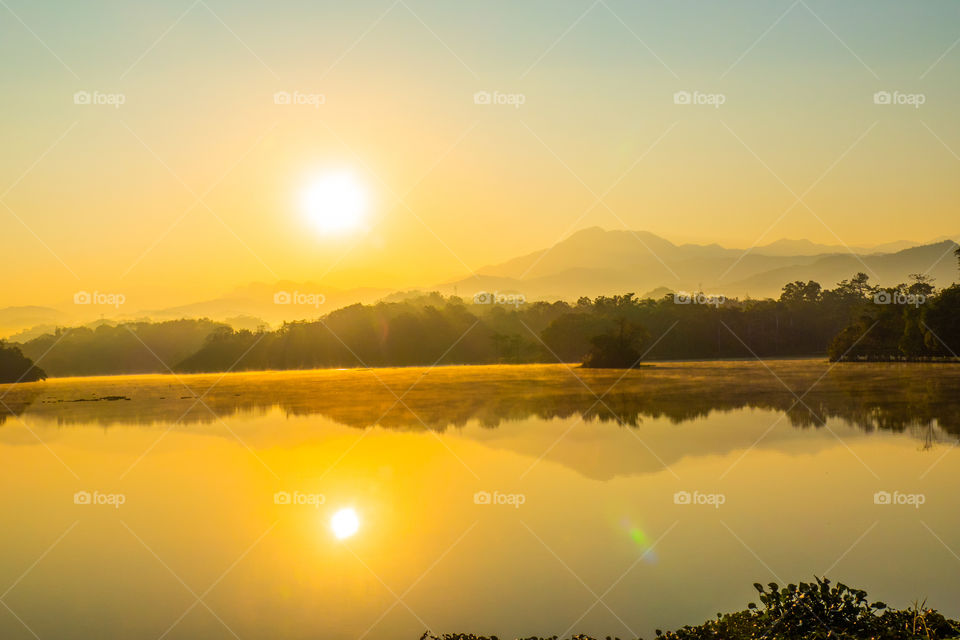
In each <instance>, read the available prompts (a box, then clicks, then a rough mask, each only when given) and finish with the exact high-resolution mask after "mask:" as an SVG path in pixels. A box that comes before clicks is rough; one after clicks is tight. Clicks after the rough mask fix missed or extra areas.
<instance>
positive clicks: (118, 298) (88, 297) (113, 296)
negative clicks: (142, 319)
mask: <svg viewBox="0 0 960 640" xmlns="http://www.w3.org/2000/svg"><path fill="white" fill-rule="evenodd" d="M126 301H127V297H126V296H125V295H123V294H122V293H103V292H101V291H94V292H93V293H90V292H89V291H77V292H76V293H75V294H73V304H91V305H107V306H111V307H114V308H115V309H119V308H120V305H122V304H123V303H125V302H126Z"/></svg>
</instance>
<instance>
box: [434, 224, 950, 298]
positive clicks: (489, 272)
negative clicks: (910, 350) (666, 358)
mask: <svg viewBox="0 0 960 640" xmlns="http://www.w3.org/2000/svg"><path fill="white" fill-rule="evenodd" d="M897 244H899V243H897ZM953 246H956V245H955V243H954V242H953V241H951V240H945V241H942V242H939V243H933V244H928V245H922V246H917V247H912V248H908V249H903V250H900V251H896V252H894V253H879V252H877V251H876V248H874V249H868V248H863V249H860V250H859V251H860V253H857V254H855V255H854V254H850V253H849V252H848V251H847V250H846V249H845V248H843V247H839V248H837V247H831V246H827V245H817V244H815V243H812V242H809V241H806V240H781V241H777V242H775V243H772V244H769V245H766V246H761V247H756V248H754V249H753V250H751V251H749V252H745V250H741V249H727V248H724V247H721V246H719V245H716V244H710V245H697V244H682V245H677V244H674V243H672V242H670V241H668V240H665V239H663V238H660V237H659V236H656V235H654V234H652V233H649V232H645V231H637V232H632V231H623V230H616V231H605V230H603V229H600V228H598V227H593V228H590V229H584V230H582V231H579V232H577V233H574V234H573V235H571V236H570V237H569V238H567V239H565V240H562V241H561V242H559V243H557V244H556V245H554V246H553V247H551V248H547V249H543V250H540V251H535V252H533V253H529V254H526V255H524V256H520V257H517V258H514V259H512V260H508V261H506V262H503V263H500V264H497V265H491V266H487V267H483V268H481V269H479V270H478V272H477V277H467V278H463V279H460V280H457V281H455V282H449V283H446V284H444V285H441V286H440V287H438V289H439V290H440V291H441V292H443V293H452V292H453V290H454V287H456V289H457V291H458V292H459V293H460V295H462V296H465V297H469V295H472V292H475V291H515V292H520V293H523V294H524V295H525V296H526V297H527V299H528V300H535V299H557V298H561V299H567V300H571V299H576V298H577V297H579V296H581V295H598V294H601V295H612V294H615V293H622V292H625V291H634V292H644V291H650V290H653V289H657V288H660V287H666V288H668V289H671V290H673V291H696V290H703V291H708V292H709V291H712V292H716V293H722V294H724V295H726V296H728V297H733V296H738V297H746V296H751V297H755V298H761V297H774V298H775V297H777V296H778V295H779V293H780V288H781V287H782V286H783V283H784V282H790V281H794V280H804V281H806V280H817V281H818V282H820V283H822V284H823V285H824V286H832V285H834V284H836V283H837V282H839V281H840V280H842V279H844V278H847V277H849V275H850V273H854V272H857V271H866V272H867V273H869V274H870V275H871V276H873V281H874V283H876V284H879V285H882V286H893V285H895V284H897V283H899V282H904V281H906V280H907V277H908V276H909V274H911V273H929V274H930V275H931V276H933V277H934V278H935V281H936V284H937V285H938V286H940V287H945V286H948V285H949V284H950V283H952V282H953V281H954V280H955V274H956V268H955V260H954V259H953V257H952V255H951V252H950V249H951V247H953ZM820 250H823V251H822V252H821V253H815V252H817V251H820ZM791 252H792V253H791Z"/></svg>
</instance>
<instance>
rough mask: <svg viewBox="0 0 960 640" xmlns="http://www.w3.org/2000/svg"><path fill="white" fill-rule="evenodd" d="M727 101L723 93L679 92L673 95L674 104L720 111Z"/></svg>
mask: <svg viewBox="0 0 960 640" xmlns="http://www.w3.org/2000/svg"><path fill="white" fill-rule="evenodd" d="M726 101H727V96H726V95H725V94H722V93H704V92H702V91H677V92H676V93H674V94H673V104H679V105H705V106H710V107H713V108H714V109H719V108H720V107H721V106H722V105H723V104H724V103H725V102H726Z"/></svg>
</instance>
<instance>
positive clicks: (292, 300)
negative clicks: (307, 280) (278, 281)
mask: <svg viewBox="0 0 960 640" xmlns="http://www.w3.org/2000/svg"><path fill="white" fill-rule="evenodd" d="M326 301H327V297H326V296H325V295H323V294H322V293H302V292H300V291H294V292H292V293H291V292H290V291H277V292H276V293H274V294H273V304H291V305H304V306H310V307H313V308H315V309H319V308H320V305H322V304H324V303H325V302H326Z"/></svg>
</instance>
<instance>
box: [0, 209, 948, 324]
mask: <svg viewBox="0 0 960 640" xmlns="http://www.w3.org/2000/svg"><path fill="white" fill-rule="evenodd" d="M957 237H960V235H958V236H957ZM956 246H957V244H956V243H955V242H954V241H953V240H950V239H946V238H938V239H936V240H935V241H932V242H929V243H926V244H922V243H916V242H911V241H906V240H898V241H895V242H890V243H886V244H882V245H876V246H873V247H863V246H858V247H849V248H848V247H844V246H842V245H825V244H817V243H815V242H811V241H809V240H806V239H786V238H785V239H780V240H777V241H775V242H771V243H769V244H766V245H761V246H756V247H753V248H746V249H731V248H726V247H723V246H721V245H719V244H716V243H712V244H695V243H684V244H675V243H673V242H670V241H669V240H666V239H664V238H661V237H660V236H657V235H655V234H653V233H650V232H648V231H628V230H604V229H601V228H600V227H590V228H587V229H582V230H580V231H577V232H575V233H573V234H572V235H570V236H569V237H567V238H565V239H564V240H561V241H560V242H558V243H557V244H555V245H553V246H552V247H547V248H544V249H540V250H538V251H533V252H530V253H527V254H525V255H522V256H518V257H515V258H512V259H510V260H507V261H505V262H501V263H499V264H493V265H488V266H485V267H481V268H480V269H478V270H477V272H476V274H475V275H471V276H466V277H462V278H459V279H456V280H450V281H447V282H442V283H439V284H437V283H434V284H432V285H431V284H427V285H425V286H423V287H419V288H412V289H411V288H408V291H406V292H401V291H397V290H394V289H388V288H376V287H360V288H355V289H337V288H332V287H327V286H324V285H322V283H312V282H294V281H289V280H286V281H279V282H276V283H272V284H271V283H262V282H260V283H251V284H247V285H243V286H239V287H237V288H235V289H234V290H233V291H231V292H229V293H227V294H226V295H224V296H221V297H219V298H214V299H211V300H205V301H201V302H194V303H190V304H183V305H177V306H173V307H167V308H162V309H141V310H137V311H132V310H127V311H124V312H123V313H122V314H119V315H116V316H115V317H112V318H105V319H106V320H109V321H118V320H119V321H122V320H132V319H152V320H170V319H178V318H184V317H187V318H200V317H208V318H211V319H213V320H217V321H225V322H228V323H230V324H233V325H234V326H235V327H238V328H254V327H255V326H256V325H257V324H259V323H261V322H265V323H268V324H271V325H277V324H279V323H281V322H283V321H285V320H301V319H308V318H316V317H318V316H321V315H323V314H326V313H328V312H330V311H333V310H335V309H338V308H340V307H344V306H348V305H351V304H356V303H364V304H369V303H373V302H376V301H378V300H383V299H385V298H387V299H396V298H398V297H400V298H402V297H408V296H410V295H416V294H417V293H418V292H427V291H438V292H440V293H442V294H444V295H453V294H456V295H459V296H461V297H463V298H466V299H468V300H470V299H471V298H472V297H473V296H474V295H475V294H477V293H480V292H484V291H486V292H494V291H497V292H502V293H519V294H522V295H523V296H524V297H525V298H526V299H527V300H528V301H531V302H532V301H535V300H568V301H574V300H576V299H577V298H579V297H581V296H588V297H595V296H598V295H613V294H622V293H629V292H633V293H636V294H638V295H641V296H642V295H645V294H648V293H651V292H655V293H656V295H657V296H662V295H663V294H664V293H666V292H669V291H696V290H702V291H705V292H708V293H717V294H723V295H725V296H727V297H739V298H744V297H753V298H765V297H772V298H777V297H779V295H780V292H781V289H782V287H783V285H784V284H786V283H788V282H793V281H795V280H803V281H807V280H816V281H817V282H819V283H820V284H822V285H823V286H824V287H833V286H834V285H836V283H837V282H839V281H840V280H844V279H848V278H850V277H851V276H852V275H853V274H854V273H856V272H858V271H863V272H865V273H867V274H868V275H870V276H871V281H872V282H873V283H874V284H879V285H884V286H890V285H894V284H897V283H900V282H905V281H906V280H907V278H908V277H909V275H910V274H911V273H928V274H929V275H930V276H932V277H933V278H934V279H935V284H936V285H937V286H938V287H940V288H942V287H946V286H949V285H950V284H951V283H953V282H955V281H956V280H957V262H956V260H955V259H954V257H953V255H952V249H953V248H955V247H956ZM851 252H852V253H851ZM284 293H286V294H289V295H290V296H291V297H292V299H291V300H290V301H289V302H284V301H283V299H282V295H283V294H284ZM297 294H303V295H301V296H300V297H301V298H304V296H311V295H313V296H317V295H319V296H322V302H321V301H320V299H318V298H304V299H297V298H293V296H295V295H297ZM278 295H279V296H280V297H279V298H275V296H278ZM318 302H319V304H318ZM83 311H89V309H87V308H79V309H78V308H77V307H76V306H75V305H71V304H66V303H65V304H64V305H63V306H62V307H60V308H51V307H8V308H6V309H0V337H2V336H11V335H13V334H16V333H17V332H18V331H19V332H23V331H26V333H23V334H19V335H18V336H17V339H28V338H29V337H34V334H37V335H39V333H43V332H47V331H52V329H53V328H54V327H56V326H76V325H79V324H85V323H89V322H92V321H94V320H95V318H94V317H82V316H81V312H83ZM99 311H100V310H98V313H99Z"/></svg>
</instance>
